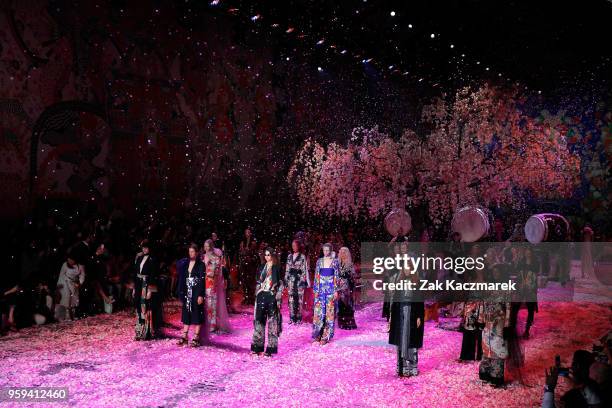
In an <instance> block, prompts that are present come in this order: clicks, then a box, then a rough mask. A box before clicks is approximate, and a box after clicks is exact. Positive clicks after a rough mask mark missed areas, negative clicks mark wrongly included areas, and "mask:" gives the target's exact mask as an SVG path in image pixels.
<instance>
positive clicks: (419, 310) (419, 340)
mask: <svg viewBox="0 0 612 408" xmlns="http://www.w3.org/2000/svg"><path fill="white" fill-rule="evenodd" d="M411 270H412V269H411V268H407V269H401V270H400V271H399V272H398V273H397V274H396V275H395V276H394V277H393V278H392V282H400V281H402V280H409V281H412V282H414V283H415V284H418V282H419V278H418V275H417V274H416V273H414V274H411ZM411 295H412V292H411V291H410V290H408V289H406V290H404V291H399V290H396V291H394V292H393V297H392V298H391V304H390V316H389V344H393V345H395V346H397V370H396V373H397V375H398V376H400V377H412V376H415V375H418V374H419V369H418V362H419V354H418V350H419V348H421V347H423V335H424V333H425V303H423V302H417V301H411V300H410V297H411ZM415 300H416V299H415Z"/></svg>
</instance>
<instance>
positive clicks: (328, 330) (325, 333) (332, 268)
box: [312, 243, 340, 345]
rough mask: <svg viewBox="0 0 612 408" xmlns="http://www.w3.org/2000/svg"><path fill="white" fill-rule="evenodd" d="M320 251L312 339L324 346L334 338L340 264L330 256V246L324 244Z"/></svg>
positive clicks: (315, 282) (315, 278) (316, 274)
mask: <svg viewBox="0 0 612 408" xmlns="http://www.w3.org/2000/svg"><path fill="white" fill-rule="evenodd" d="M322 249H323V257H322V258H319V260H318V261H317V266H316V268H315V276H314V284H313V290H314V295H315V299H314V315H313V317H312V328H313V330H312V338H313V339H314V342H320V344H321V345H325V344H327V343H328V342H329V341H330V340H331V339H332V338H333V337H334V320H335V318H336V300H338V292H337V290H338V275H339V272H340V264H339V263H338V259H336V258H333V257H332V255H331V254H332V245H331V244H329V243H327V244H324V245H323V248H322Z"/></svg>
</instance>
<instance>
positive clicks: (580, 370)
mask: <svg viewBox="0 0 612 408" xmlns="http://www.w3.org/2000/svg"><path fill="white" fill-rule="evenodd" d="M593 361H594V358H593V354H592V353H589V352H588V351H586V350H577V351H576V352H575V353H574V357H573V359H572V367H571V368H570V369H566V368H562V367H560V360H559V359H558V358H557V360H556V361H555V365H554V366H553V367H551V368H550V369H549V370H548V371H546V370H545V374H546V384H545V385H544V398H543V399H542V408H554V407H555V396H554V392H555V387H556V386H557V379H558V377H559V375H561V376H564V377H567V378H568V380H569V381H570V382H571V384H572V388H571V389H570V390H569V391H567V392H566V393H565V394H563V396H562V397H561V402H562V403H563V406H564V407H588V408H597V407H601V406H603V405H602V398H601V392H600V390H599V387H598V385H597V383H595V381H593V380H592V379H591V378H590V377H589V369H590V367H591V364H593ZM570 374H571V375H570Z"/></svg>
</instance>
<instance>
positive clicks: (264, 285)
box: [251, 247, 282, 357]
mask: <svg viewBox="0 0 612 408" xmlns="http://www.w3.org/2000/svg"><path fill="white" fill-rule="evenodd" d="M264 257H265V259H266V263H264V264H263V265H262V266H261V268H260V269H259V273H258V277H257V287H256V290H255V299H256V301H255V310H254V319H253V326H254V331H253V340H252V342H251V354H261V353H262V352H263V351H264V344H265V331H266V324H267V325H268V345H267V347H266V348H265V353H264V354H265V355H266V356H267V357H271V356H272V354H276V353H277V352H278V336H279V335H280V332H281V321H280V308H279V303H280V296H281V295H282V293H281V291H280V290H279V288H280V287H281V280H280V273H281V267H280V265H279V263H278V257H277V255H276V253H275V252H274V249H272V248H270V247H268V248H266V250H265V252H264Z"/></svg>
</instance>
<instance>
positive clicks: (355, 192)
mask: <svg viewBox="0 0 612 408" xmlns="http://www.w3.org/2000/svg"><path fill="white" fill-rule="evenodd" d="M520 103H521V95H520V94H519V92H518V91H516V90H502V89H499V88H495V87H492V86H486V85H485V86H481V87H480V88H478V89H473V88H464V89H461V90H459V91H458V92H457V93H456V94H455V95H454V97H453V98H452V100H450V101H449V100H447V99H445V98H442V97H441V98H438V99H436V100H434V101H433V102H432V103H431V104H429V105H426V106H425V107H424V108H423V111H422V120H423V122H424V123H425V124H426V129H427V131H426V132H424V133H425V134H422V135H417V134H416V133H415V132H414V131H412V130H410V129H405V130H404V132H403V134H402V135H401V136H400V137H399V138H392V137H391V136H389V135H387V134H385V133H383V132H381V131H380V130H379V129H378V127H374V128H372V129H365V128H361V127H358V128H355V129H354V130H353V133H352V137H351V138H350V140H349V141H348V143H347V144H346V145H341V144H338V143H331V144H329V145H327V146H324V145H322V144H320V143H319V142H317V141H316V140H314V139H309V140H307V141H306V142H305V143H304V145H303V146H302V148H301V149H300V150H299V151H298V152H297V154H296V157H295V159H294V161H293V164H292V166H291V167H290V170H289V173H288V179H289V181H291V182H292V183H293V185H294V186H296V189H297V198H298V200H299V202H300V204H301V206H302V208H303V209H304V211H305V212H306V213H311V214H316V215H323V216H339V217H341V218H343V219H349V218H351V217H354V216H355V215H357V214H360V213H363V212H365V213H366V214H367V215H368V216H369V217H371V218H375V217H377V216H380V215H382V214H384V213H385V212H386V211H388V210H389V209H391V208H396V207H400V208H404V207H408V208H414V207H416V206H425V208H427V211H428V214H429V217H430V219H431V220H432V221H433V222H434V223H437V224H439V223H442V222H444V221H447V220H448V219H449V218H450V216H451V215H452V212H453V211H454V210H455V209H456V208H457V207H458V206H462V205H466V204H480V205H485V206H489V205H507V206H511V207H513V208H520V207H521V206H522V205H523V204H524V197H525V194H527V193H528V194H530V195H532V196H535V197H538V198H547V199H554V198H561V197H568V196H569V195H571V193H572V192H573V191H574V188H575V187H576V186H577V185H578V182H579V174H580V158H579V156H578V155H577V154H576V153H574V152H572V151H570V150H569V149H568V145H567V141H566V132H567V130H566V129H567V128H566V127H564V126H562V123H561V122H560V121H556V122H555V121H551V120H547V121H539V120H537V119H535V118H531V117H529V116H527V115H525V114H523V113H522V112H521V110H520V109H519V107H518V105H519V104H520Z"/></svg>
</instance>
